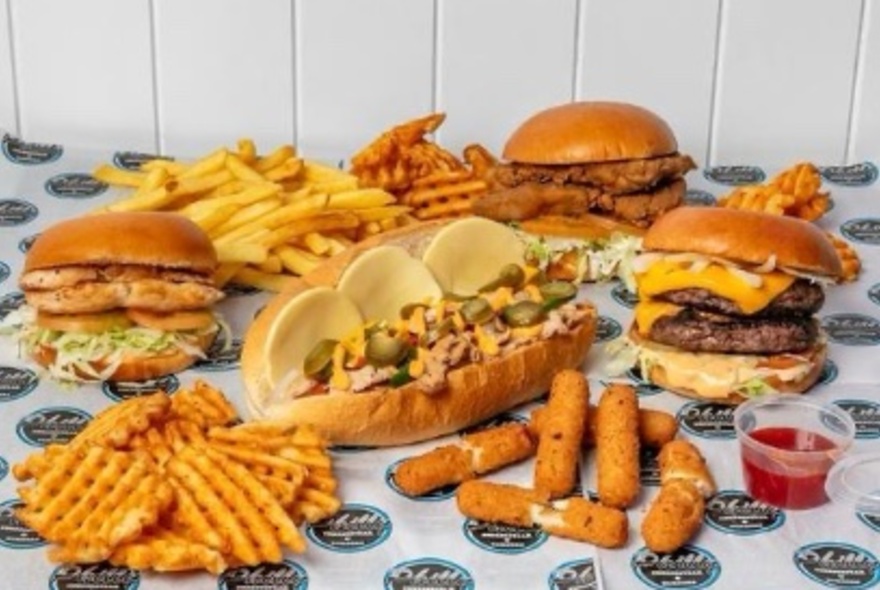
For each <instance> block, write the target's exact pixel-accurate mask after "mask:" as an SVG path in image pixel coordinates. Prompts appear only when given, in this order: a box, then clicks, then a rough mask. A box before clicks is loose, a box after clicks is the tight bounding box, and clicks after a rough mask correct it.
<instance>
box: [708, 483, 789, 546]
mask: <svg viewBox="0 0 880 590" xmlns="http://www.w3.org/2000/svg"><path fill="white" fill-rule="evenodd" d="M704 520H705V521H706V523H707V524H708V525H709V526H711V527H712V528H714V529H717V530H719V531H722V532H725V533H729V534H731V535H740V536H745V535H757V534H759V533H766V532H769V531H772V530H774V529H778V528H779V527H781V526H782V525H783V524H784V523H785V513H784V512H783V511H782V510H780V509H779V508H775V507H773V506H770V505H768V504H765V503H764V502H760V501H758V500H755V499H754V498H752V497H751V496H750V495H748V494H747V493H746V492H744V491H741V490H722V491H720V492H718V493H717V494H715V495H714V496H712V497H711V498H710V499H709V500H708V501H707V502H706V515H705V517H704Z"/></svg>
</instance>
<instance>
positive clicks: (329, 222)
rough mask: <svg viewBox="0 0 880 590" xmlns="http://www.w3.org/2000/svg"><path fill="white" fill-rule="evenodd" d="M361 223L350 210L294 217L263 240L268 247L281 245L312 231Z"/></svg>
mask: <svg viewBox="0 0 880 590" xmlns="http://www.w3.org/2000/svg"><path fill="white" fill-rule="evenodd" d="M360 224H361V222H360V220H359V219H358V218H357V215H355V214H354V213H351V212H350V211H332V212H327V213H322V214H321V215H318V216H314V217H309V218H307V219H294V220H291V221H290V222H289V223H286V224H284V225H282V226H279V227H277V228H276V229H274V230H272V233H271V234H270V235H269V236H268V237H266V238H265V239H264V240H263V244H264V245H265V246H266V247H267V248H274V247H276V246H280V245H281V244H284V243H285V242H289V241H290V240H291V239H293V238H297V237H300V236H304V235H306V234H308V233H311V232H323V231H332V230H339V229H354V228H356V227H358V226H359V225H360Z"/></svg>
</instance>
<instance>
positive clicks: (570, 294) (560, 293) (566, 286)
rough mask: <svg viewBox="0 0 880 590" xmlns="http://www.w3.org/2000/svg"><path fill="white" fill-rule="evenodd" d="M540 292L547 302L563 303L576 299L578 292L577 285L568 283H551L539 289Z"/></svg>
mask: <svg viewBox="0 0 880 590" xmlns="http://www.w3.org/2000/svg"><path fill="white" fill-rule="evenodd" d="M538 290H539V291H540V292H541V297H543V298H544V300H545V301H556V300H561V301H562V302H564V301H570V300H572V299H574V298H575V296H576V295H577V292H578V289H577V287H576V286H575V284H574V283H570V282H568V281H550V282H549V283H544V284H543V285H541V286H540V287H538Z"/></svg>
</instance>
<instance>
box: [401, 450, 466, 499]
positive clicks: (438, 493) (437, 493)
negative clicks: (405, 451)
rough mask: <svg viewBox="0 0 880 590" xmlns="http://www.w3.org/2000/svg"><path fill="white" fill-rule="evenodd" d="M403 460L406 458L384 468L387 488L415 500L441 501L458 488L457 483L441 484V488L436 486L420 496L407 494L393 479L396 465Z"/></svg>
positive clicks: (453, 493)
mask: <svg viewBox="0 0 880 590" xmlns="http://www.w3.org/2000/svg"><path fill="white" fill-rule="evenodd" d="M405 460H406V459H400V460H399V461H395V462H394V463H392V464H391V465H389V466H388V469H386V470H385V483H386V484H387V485H388V487H389V488H391V489H392V490H394V491H395V492H397V493H398V494H400V495H401V496H403V497H404V498H409V499H410V500H415V501H417V502H441V501H443V500H448V499H449V498H451V497H452V496H454V495H455V490H457V489H458V484H450V485H448V486H443V487H442V488H437V489H436V490H434V491H432V492H428V493H427V494H423V495H421V496H410V495H409V494H407V493H406V492H404V491H403V490H401V489H400V488H399V487H397V482H396V481H394V472H395V471H397V467H398V466H399V465H400V464H401V463H403V462H404V461H405Z"/></svg>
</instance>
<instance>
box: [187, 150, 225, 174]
mask: <svg viewBox="0 0 880 590" xmlns="http://www.w3.org/2000/svg"><path fill="white" fill-rule="evenodd" d="M228 155H229V152H228V151H227V150H226V148H220V149H218V150H216V151H214V152H211V153H210V154H208V155H207V156H205V157H204V158H202V159H200V160H198V161H196V162H195V163H193V164H192V165H191V166H189V167H188V168H187V169H186V170H184V171H183V172H180V173H179V174H177V177H178V178H180V179H185V178H198V177H200V176H208V175H210V174H213V173H215V172H218V171H219V170H220V169H221V168H223V165H224V164H225V163H226V157H227V156H228Z"/></svg>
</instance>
